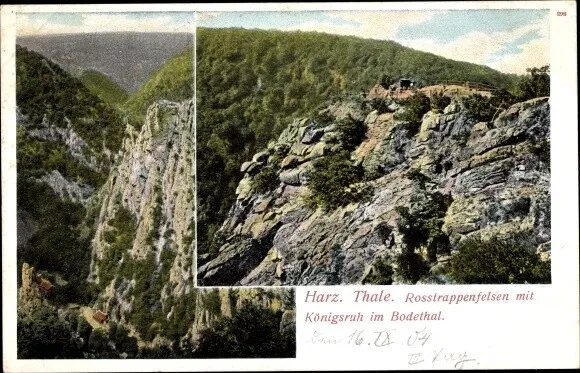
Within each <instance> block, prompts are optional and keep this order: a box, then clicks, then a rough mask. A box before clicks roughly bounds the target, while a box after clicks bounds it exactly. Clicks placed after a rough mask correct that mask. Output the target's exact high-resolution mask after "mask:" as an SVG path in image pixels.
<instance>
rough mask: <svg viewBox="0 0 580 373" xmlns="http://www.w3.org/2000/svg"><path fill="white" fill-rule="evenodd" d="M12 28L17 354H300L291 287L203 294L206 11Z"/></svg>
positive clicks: (43, 17) (24, 23) (24, 21)
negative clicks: (199, 137)
mask: <svg viewBox="0 0 580 373" xmlns="http://www.w3.org/2000/svg"><path fill="white" fill-rule="evenodd" d="M16 24H17V38H16V55H15V60H16V61H15V64H16V70H15V71H16V92H15V95H16V106H17V107H16V126H17V139H16V145H17V146H16V149H17V180H16V181H15V182H17V243H16V246H17V271H18V273H17V278H18V280H17V281H18V299H17V307H18V321H17V355H18V358H19V359H69V358H71V359H78V358H107V359H119V358H212V357H216V358H218V357H219V358H227V357H233V358H245V357H248V358H251V357H264V358H267V357H294V356H295V326H294V325H295V324H294V308H295V306H294V305H295V301H294V292H293V291H292V289H278V290H275V291H274V290H265V289H244V290H235V289H231V290H230V289H205V290H198V289H196V288H195V268H196V265H195V240H196V237H195V213H196V211H195V193H196V191H195V188H196V185H195V167H194V162H195V123H194V122H195V120H194V117H195V115H194V111H195V102H194V68H193V66H194V45H195V14H194V13H192V12H125V13H20V14H18V15H17V18H16ZM256 320H263V322H261V323H258V324H259V325H257V324H256ZM250 328H251V329H250Z"/></svg>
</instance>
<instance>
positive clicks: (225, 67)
mask: <svg viewBox="0 0 580 373" xmlns="http://www.w3.org/2000/svg"><path fill="white" fill-rule="evenodd" d="M196 45H197V100H198V101H197V139H198V144H197V175H198V176H197V177H198V180H199V181H200V183H199V185H198V188H199V189H198V199H199V200H198V240H199V241H198V250H199V252H200V253H204V252H208V251H211V246H212V244H211V241H212V238H213V236H214V234H215V232H216V230H217V229H218V228H219V226H220V224H221V222H222V221H223V218H224V216H225V214H226V213H227V210H228V209H229V207H230V206H231V204H232V202H233V199H234V191H235V188H236V186H237V183H238V182H239V180H240V179H241V176H242V175H241V173H240V172H239V167H240V165H241V164H242V163H243V162H244V161H246V160H248V159H250V158H251V156H252V155H253V154H254V153H255V152H256V151H258V150H260V149H262V148H264V147H265V146H266V145H267V143H268V141H270V140H271V139H274V138H276V137H277V136H278V135H279V134H280V132H281V131H282V130H283V129H284V128H285V127H286V126H287V125H288V124H289V123H290V122H291V121H292V120H293V119H294V118H296V117H300V116H311V115H313V114H315V111H316V109H317V108H319V107H320V106H321V105H322V104H324V103H325V102H328V101H329V100H334V99H337V98H339V97H341V96H342V95H346V94H350V93H358V92H360V91H361V90H363V91H365V92H366V91H368V90H369V89H370V87H371V86H372V85H373V84H375V83H377V82H379V81H380V79H381V77H382V76H383V75H385V74H386V75H388V76H391V77H409V78H412V79H415V80H417V81H419V82H421V83H422V84H424V85H426V84H429V83H431V82H435V81H438V80H445V79H449V80H469V81H475V82H479V83H485V84H490V85H493V86H496V87H503V88H510V87H512V86H513V85H514V83H515V82H516V77H515V76H511V75H506V74H502V73H500V72H498V71H495V70H493V69H491V68H489V67H485V66H479V65H475V64H470V63H466V62H457V61H452V60H449V59H445V58H442V57H439V56H436V55H434V54H430V53H425V52H420V51H416V50H413V49H410V48H406V47H403V46H401V45H399V44H397V43H395V42H392V41H378V40H369V39H360V38H356V37H347V36H336V35H328V34H322V33H316V32H280V31H258V30H243V29H203V28H201V29H198V32H197V44H196Z"/></svg>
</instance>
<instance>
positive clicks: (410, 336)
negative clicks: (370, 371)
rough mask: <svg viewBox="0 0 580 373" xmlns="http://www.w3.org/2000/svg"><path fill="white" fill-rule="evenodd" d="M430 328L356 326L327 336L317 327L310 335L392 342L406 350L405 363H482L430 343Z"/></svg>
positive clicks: (334, 341) (314, 339)
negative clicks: (371, 328) (403, 329)
mask: <svg viewBox="0 0 580 373" xmlns="http://www.w3.org/2000/svg"><path fill="white" fill-rule="evenodd" d="M430 339H431V332H430V331H429V330H428V329H427V328H423V329H421V330H414V331H412V332H410V333H409V332H397V329H384V330H376V331H372V332H368V331H366V330H361V329H358V330H354V331H353V332H351V333H349V334H348V335H345V336H342V337H338V338H337V337H328V336H325V335H324V334H323V333H321V332H318V331H314V333H313V334H312V336H311V337H310V338H309V339H308V341H307V342H308V343H311V344H318V345H320V344H324V345H339V344H343V345H344V344H346V345H349V346H353V347H354V348H358V347H357V346H359V347H365V346H366V347H369V346H370V347H371V348H389V347H390V346H402V347H403V348H404V349H409V350H407V352H406V354H407V356H406V363H407V364H408V365H410V366H415V367H419V366H421V365H431V366H432V367H436V366H441V367H445V368H453V369H464V368H473V367H475V366H477V365H479V363H478V362H477V360H476V359H475V358H473V357H472V356H471V355H469V354H468V353H467V352H466V351H455V350H448V349H446V348H444V347H440V346H438V347H434V346H435V345H433V344H432V343H431V344H430V343H429V342H430Z"/></svg>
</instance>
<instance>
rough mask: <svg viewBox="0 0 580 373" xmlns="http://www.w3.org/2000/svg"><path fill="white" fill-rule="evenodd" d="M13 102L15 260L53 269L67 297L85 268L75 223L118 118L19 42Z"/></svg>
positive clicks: (114, 147)
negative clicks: (64, 282)
mask: <svg viewBox="0 0 580 373" xmlns="http://www.w3.org/2000/svg"><path fill="white" fill-rule="evenodd" d="M16 105H17V112H16V125H17V129H18V130H17V177H18V187H17V193H18V195H17V202H18V204H17V207H18V214H17V219H18V228H17V229H18V235H17V246H18V250H19V251H18V260H19V263H20V262H22V261H27V262H29V263H30V264H32V265H34V266H36V267H39V269H45V270H49V271H54V272H59V273H60V274H61V275H62V276H64V277H65V278H66V279H67V280H68V281H69V284H70V290H71V292H70V293H71V295H72V293H74V292H75V291H76V290H77V289H78V288H79V286H78V285H79V284H80V283H82V282H84V279H85V278H86V275H87V272H88V264H89V256H88V251H87V250H88V249H87V248H88V240H89V236H90V232H88V231H87V230H86V229H84V228H83V225H82V220H83V217H84V214H85V211H86V208H87V207H88V202H89V199H90V197H91V196H92V195H93V193H94V192H95V190H97V189H98V188H99V187H100V186H101V185H102V184H103V182H104V181H105V179H106V177H107V173H108V170H109V168H110V167H111V165H112V163H113V162H114V157H115V156H114V155H115V153H116V152H117V151H118V149H119V146H120V144H121V140H122V133H123V129H124V126H125V122H124V121H123V118H122V117H121V116H120V115H119V113H118V112H117V111H116V110H115V109H113V108H111V107H110V106H108V105H107V104H106V103H104V102H103V101H101V100H100V99H99V98H98V97H96V96H95V95H93V94H92V93H91V92H90V91H89V90H87V89H86V88H85V87H84V86H83V84H82V83H81V82H80V81H79V80H78V79H76V78H74V77H73V76H71V75H70V74H68V73H67V72H65V71H64V70H63V69H62V68H60V67H59V66H58V65H57V64H55V63H53V62H51V61H49V60H48V59H46V58H44V57H43V56H42V55H40V54H38V53H35V52H32V51H29V50H27V49H26V48H22V47H20V46H19V45H17V46H16Z"/></svg>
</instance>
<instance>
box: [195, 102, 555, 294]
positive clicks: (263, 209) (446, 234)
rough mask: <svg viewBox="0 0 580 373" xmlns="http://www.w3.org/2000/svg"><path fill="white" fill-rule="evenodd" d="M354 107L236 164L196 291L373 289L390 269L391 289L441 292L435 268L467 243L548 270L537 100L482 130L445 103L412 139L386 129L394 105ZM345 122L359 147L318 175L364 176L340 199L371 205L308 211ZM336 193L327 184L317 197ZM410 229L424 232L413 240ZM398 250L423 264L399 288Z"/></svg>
mask: <svg viewBox="0 0 580 373" xmlns="http://www.w3.org/2000/svg"><path fill="white" fill-rule="evenodd" d="M364 101H365V100H364V99H361V98H358V99H351V100H345V101H342V102H338V103H335V104H333V105H330V106H329V107H328V108H326V109H325V110H323V111H322V112H321V113H319V115H318V116H317V117H316V118H304V119H301V120H295V121H294V122H293V123H292V124H291V125H289V126H288V127H287V129H286V130H284V132H283V133H282V134H281V135H280V137H279V138H278V140H277V141H275V142H271V143H270V144H269V146H268V149H267V150H265V151H262V152H260V153H257V154H255V155H254V157H253V158H252V160H248V161H247V162H245V163H243V164H242V166H241V172H242V173H243V174H244V178H243V179H242V180H241V181H240V183H239V184H238V186H237V190H236V196H237V197H236V201H235V203H234V204H233V205H232V206H231V209H230V210H229V213H228V215H227V218H226V219H225V221H224V223H223V225H222V226H221V228H220V230H219V231H218V232H217V235H216V241H217V250H216V251H215V252H214V253H210V254H208V255H203V256H200V257H199V258H198V260H199V265H200V267H199V269H198V281H199V283H200V284H202V285H218V284H219V285H234V284H235V285H322V284H326V285H332V284H360V283H369V282H370V283H372V278H373V277H375V278H376V277H377V273H378V272H381V271H383V272H385V267H391V266H392V267H394V269H395V274H397V273H398V274H397V275H395V276H393V279H392V280H393V282H394V283H409V282H412V283H413V282H417V281H421V282H430V283H449V282H451V279H450V278H449V277H448V276H447V275H446V273H447V269H446V268H445V267H446V263H447V262H448V261H449V259H450V257H453V255H454V254H455V253H456V251H457V247H458V245H459V244H460V242H462V241H464V240H465V239H466V238H469V237H472V238H473V237H481V238H483V239H490V238H494V237H512V238H513V237H516V238H517V239H518V240H519V243H520V244H522V245H524V246H525V248H526V249H527V250H529V251H530V252H532V253H536V252H537V253H538V255H539V256H541V257H542V258H543V259H544V260H549V254H550V169H549V156H548V158H547V157H546V155H547V154H549V133H550V121H549V118H550V117H549V113H550V110H549V99H548V98H537V99H533V100H529V101H525V102H521V103H517V104H514V105H512V106H511V107H509V108H508V109H507V110H505V111H503V112H501V113H500V114H498V115H497V117H496V118H495V119H494V120H493V121H485V122H484V121H481V122H480V121H478V120H476V119H474V116H473V115H472V113H470V112H469V110H468V109H467V108H466V107H465V106H464V105H463V104H462V102H463V101H462V100H461V99H459V98H456V99H454V100H453V101H452V102H451V103H450V104H449V105H447V106H446V107H445V108H444V110H440V111H439V110H431V111H429V112H428V113H427V114H425V115H424V116H423V118H422V120H421V121H420V127H419V128H417V130H413V128H412V126H409V123H408V122H406V121H403V120H398V119H396V118H398V115H400V114H402V113H404V112H405V110H408V109H405V108H403V107H400V106H399V104H397V103H396V102H394V101H391V103H390V109H389V110H387V111H390V112H386V113H382V114H379V112H377V111H376V110H372V108H369V105H367V103H365V102H364ZM442 109H443V108H442ZM393 111H395V115H393V113H392V112H393ZM321 114H324V115H321ZM321 118H326V122H324V121H323V120H321ZM347 118H350V120H351V121H354V122H357V123H360V124H363V123H364V125H365V127H366V137H365V138H364V139H363V141H362V143H361V144H360V145H358V146H357V147H356V148H355V149H354V150H353V151H352V152H351V153H350V154H349V155H348V157H347V158H350V161H349V160H348V159H347V160H345V161H341V162H343V163H339V164H338V166H335V168H332V169H330V170H329V171H328V172H329V173H333V172H336V173H337V174H340V172H341V171H340V169H341V168H342V169H345V168H344V167H350V166H348V164H349V162H350V163H351V164H352V167H353V169H352V171H344V174H347V175H348V174H350V173H351V172H356V170H357V169H362V172H363V173H364V175H365V178H361V179H359V180H358V182H355V183H353V184H351V185H350V186H348V185H347V188H346V189H345V190H346V192H343V195H345V196H352V195H353V194H354V193H355V191H357V190H359V191H360V192H362V193H365V192H367V193H368V192H370V193H368V194H370V195H368V198H367V199H360V200H358V201H352V202H351V203H346V202H348V200H346V201H339V202H345V203H343V206H339V207H337V208H332V209H330V211H326V210H325V209H324V208H316V207H315V208H312V204H311V201H312V194H313V193H312V191H311V190H310V188H309V185H310V184H311V183H312V181H309V180H312V179H313V178H314V177H316V176H317V175H316V174H313V172H314V173H324V172H326V171H325V169H324V168H323V167H318V168H316V164H317V162H325V161H326V162H327V163H326V164H327V165H330V166H332V165H333V163H332V161H330V160H331V159H332V158H331V157H337V156H338V155H337V153H338V152H340V150H341V146H340V143H339V142H338V141H337V138H339V137H340V136H341V135H340V131H339V129H338V126H339V123H340V122H341V120H345V119H347ZM546 158H547V159H546ZM321 160H322V161H321ZM318 164H324V163H318ZM334 164H336V163H334ZM332 167H334V166H332ZM337 167H338V168H337ZM345 170H346V169H345ZM272 173H274V174H273V175H274V177H272V176H266V175H272ZM329 177H330V176H329ZM264 180H268V184H269V185H265V186H263V184H264ZM258 186H260V187H258ZM335 192H336V190H335V189H331V188H330V185H329V188H328V189H326V190H323V191H322V192H320V193H322V194H325V193H326V194H327V195H329V194H332V193H335ZM401 221H403V223H402V224H401ZM419 221H423V222H424V223H425V227H420V228H421V229H422V230H420V229H419V228H417V229H415V230H414V231H413V229H414V226H415V225H416V224H418V223H417V222H419ZM403 229H404V230H405V232H402V230H403ZM422 234H425V235H426V237H425V238H424V239H423V238H421V237H420V235H422ZM421 239H423V240H424V241H423V242H421V241H420V240H421ZM408 248H411V249H413V248H416V249H417V250H418V255H420V257H417V256H414V255H416V254H415V253H413V250H411V252H410V254H411V256H407V258H411V259H412V260H416V261H417V262H416V263H415V264H413V263H410V264H409V263H407V264H406V265H407V266H408V267H409V268H410V270H411V271H413V270H419V268H418V267H419V266H420V265H421V266H422V265H423V263H427V265H428V267H427V272H426V273H422V274H421V275H420V276H417V277H416V278H414V279H409V278H402V277H404V276H401V275H400V274H401V272H402V271H401V266H402V265H403V264H404V263H403V264H401V263H402V262H400V261H399V262H398V261H397V258H400V257H401V253H403V252H407V253H408V251H405V250H406V249H408ZM385 263H386V265H385ZM505 265H511V264H507V263H505ZM397 266H398V267H399V268H398V269H399V272H397ZM387 272H389V276H391V275H393V272H392V271H390V270H387ZM411 277H412V276H411Z"/></svg>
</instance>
